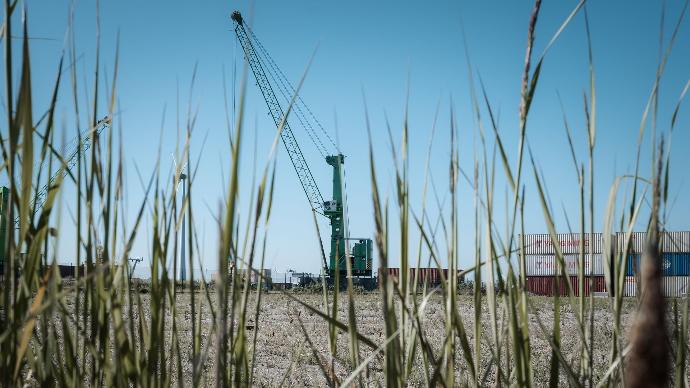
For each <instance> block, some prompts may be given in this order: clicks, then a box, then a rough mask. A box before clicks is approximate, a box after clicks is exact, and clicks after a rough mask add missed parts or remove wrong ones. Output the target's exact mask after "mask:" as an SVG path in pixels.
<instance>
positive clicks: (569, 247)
mask: <svg viewBox="0 0 690 388" xmlns="http://www.w3.org/2000/svg"><path fill="white" fill-rule="evenodd" d="M556 237H557V241H558V245H559V246H560V250H561V253H562V254H563V262H562V265H563V266H564V269H565V272H566V274H567V275H568V276H569V278H570V284H571V287H572V289H573V292H574V293H575V295H579V294H580V292H579V290H578V287H577V285H578V281H577V275H578V273H579V268H580V266H579V264H580V254H579V252H580V249H581V246H582V247H584V252H585V254H584V269H585V270H584V276H585V287H584V295H588V294H589V293H590V291H593V292H606V290H607V287H606V282H605V281H604V270H605V268H604V267H605V266H607V265H611V262H610V260H608V258H606V259H605V258H603V257H602V252H603V251H604V249H602V248H603V238H602V235H601V233H594V234H592V235H589V234H585V236H584V240H583V241H582V242H581V241H580V235H579V234H558V235H557V236H556ZM612 237H613V238H612V242H613V246H612V248H613V249H612V251H613V252H614V253H615V254H617V255H619V254H621V253H623V254H625V255H627V256H626V264H625V270H626V271H625V272H626V278H625V287H624V295H625V296H635V295H636V294H637V292H638V290H639V288H640V287H638V286H639V284H638V279H639V276H638V275H639V270H640V264H641V257H642V252H643V250H644V245H645V242H646V239H647V235H646V233H644V232H635V233H632V234H626V233H617V234H616V235H615V236H612ZM520 238H521V242H523V240H522V239H523V238H524V247H525V275H526V278H527V284H526V286H527V290H528V291H530V292H532V293H535V294H539V295H553V294H554V293H555V292H556V291H559V292H560V293H561V295H563V294H565V293H566V292H567V286H566V282H565V280H564V279H563V278H562V277H561V278H560V280H556V279H557V278H556V275H558V274H559V273H560V270H558V268H559V267H558V266H557V260H556V249H555V246H554V242H553V241H552V239H551V236H550V235H549V234H530V235H525V236H520ZM659 243H660V249H661V260H662V262H661V266H662V274H663V279H662V289H663V293H664V295H666V296H668V297H680V296H684V295H687V294H688V293H689V292H690V232H664V233H662V234H661V236H660V242H659ZM626 245H627V246H626ZM626 249H627V251H626ZM590 279H592V282H593V283H594V287H593V288H592V289H591V290H590V286H589V285H590Z"/></svg>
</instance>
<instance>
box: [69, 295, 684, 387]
mask: <svg viewBox="0 0 690 388" xmlns="http://www.w3.org/2000/svg"><path fill="white" fill-rule="evenodd" d="M195 295H196V296H197V297H198V298H199V299H197V300H199V301H201V300H203V299H205V296H204V295H203V293H196V294H195ZM294 295H295V296H297V297H298V298H299V299H300V300H302V301H304V302H306V303H308V304H310V305H312V306H322V305H323V297H322V295H321V294H310V293H305V294H294ZM141 296H142V302H143V304H144V306H143V307H144V313H145V314H146V311H147V308H148V302H149V300H148V294H141ZM346 297H347V295H346V294H341V297H340V298H339V299H340V305H339V314H340V320H341V321H343V322H347V301H346ZM189 299H190V294H189V293H181V294H179V295H178V303H177V309H178V312H177V314H178V320H177V322H178V330H179V331H180V333H179V335H180V339H181V341H182V343H181V349H183V350H182V352H183V354H182V358H183V360H184V361H183V365H185V371H184V375H185V376H186V379H190V380H188V381H187V382H186V383H191V364H190V363H189V362H188V360H189V352H191V347H192V343H191V342H192V326H191V310H190V307H189V305H190V303H189ZM214 299H215V296H213V295H212V300H213V303H214V304H215V300H214ZM530 300H531V305H532V311H531V312H530V337H531V339H530V348H531V354H532V367H533V376H534V383H535V386H544V385H547V384H548V378H549V362H550V357H551V347H550V345H549V342H548V339H547V338H548V337H547V336H546V335H544V334H543V332H542V331H541V329H540V326H539V323H538V322H539V321H541V323H542V325H543V326H544V327H545V328H546V330H547V331H548V333H550V332H551V328H552V326H553V301H552V299H551V298H548V297H532V298H530ZM634 303H635V301H634V300H633V299H630V300H627V301H626V302H625V313H624V314H623V317H622V322H623V327H624V328H626V330H627V328H628V327H629V326H630V325H631V323H632V320H633V317H634V308H635V307H634ZM69 304H71V302H70V301H68V305H69ZM355 304H356V313H357V328H358V330H359V331H360V332H361V333H362V334H364V335H366V336H367V337H368V338H370V339H372V340H373V341H374V342H376V343H382V342H383V341H384V326H383V320H382V319H381V311H382V302H381V295H380V294H379V293H377V292H373V293H365V294H358V295H356V300H355ZM607 304H608V301H607V300H606V299H597V300H596V303H595V305H596V310H595V314H594V346H595V351H594V365H595V371H596V374H597V375H598V376H601V375H603V374H604V373H605V371H606V369H608V365H609V362H608V358H609V353H610V350H611V345H612V338H613V332H612V322H613V318H612V314H611V313H610V312H609V311H608V307H607ZM250 305H252V306H253V305H254V301H253V300H252V301H250ZM197 306H198V305H197ZM458 306H459V309H460V312H461V318H462V320H463V323H464V325H465V328H466V329H467V331H468V336H469V341H470V344H472V343H473V327H474V307H473V301H472V297H471V296H465V295H461V296H460V297H459V300H458ZM135 310H136V309H135ZM424 312H425V314H424V316H423V322H424V327H425V330H426V333H427V334H428V338H429V340H430V342H431V345H432V347H433V349H434V350H435V351H436V352H437V353H436V354H438V349H440V348H441V346H442V340H443V330H444V324H443V314H444V313H443V305H442V300H441V298H440V297H432V298H431V299H430V301H429V303H428V304H427V306H426V308H425V311H424ZM669 314H670V315H669V317H671V316H672V312H669ZM250 316H251V318H248V323H247V325H246V327H247V329H248V331H247V333H248V336H249V343H250V345H249V346H250V347H251V346H252V345H251V342H252V341H253V336H254V334H255V333H256V335H257V337H256V349H257V351H256V353H255V364H254V374H255V381H256V383H257V384H259V385H261V386H278V385H280V384H281V382H283V384H285V385H289V386H325V385H326V379H325V378H324V376H323V372H322V370H321V368H320V367H319V362H317V357H319V358H320V359H321V362H322V364H328V363H330V358H329V356H328V355H329V352H328V326H327V324H326V323H325V322H324V321H323V319H322V318H320V317H319V316H318V315H316V314H314V313H313V312H311V311H309V310H308V309H306V308H305V307H303V306H301V305H300V304H299V303H297V302H295V301H293V300H291V299H290V298H289V297H288V296H286V295H284V294H281V293H277V292H271V293H264V294H263V295H262V303H261V310H260V318H259V322H258V325H257V324H256V322H254V319H253V313H252V314H250ZM481 317H482V318H481V319H482V334H481V343H482V352H481V362H482V373H483V376H481V377H482V378H483V384H482V385H490V384H491V383H492V382H493V381H494V378H495V376H494V375H493V374H492V373H491V372H490V371H487V367H488V366H489V361H490V349H492V348H493V342H492V338H493V337H492V325H491V320H490V317H489V313H488V310H487V308H486V303H484V304H483V309H482V315H481ZM169 318H170V317H168V319H167V320H168V322H169ZM211 319H212V318H211V314H210V312H209V309H208V308H207V305H206V304H205V303H204V306H203V307H202V317H201V328H202V349H206V350H207V354H206V357H207V358H206V362H205V363H204V369H205V373H204V376H205V381H203V383H202V385H206V386H210V385H213V384H215V381H214V370H215V366H214V362H215V346H214V341H215V336H212V335H211V334H210V330H211V327H212V321H211ZM300 321H301V322H302V324H303V325H304V329H302V327H301V325H300ZM498 322H499V329H500V328H501V324H502V322H503V324H507V323H506V322H504V321H503V320H502V314H500V311H499V317H498ZM576 327H577V325H576V323H575V318H574V314H573V313H572V309H571V308H570V306H562V307H561V326H560V330H561V336H562V337H561V349H562V350H563V353H564V356H565V357H566V359H568V360H570V364H571V365H573V368H574V369H575V370H577V368H579V364H580V360H579V359H576V358H577V357H578V355H579V346H580V337H579V335H578V333H577V329H576ZM304 331H306V333H307V334H308V336H309V341H311V343H312V345H313V347H314V349H316V353H317V355H315V353H314V351H313V349H312V345H310V344H309V343H308V341H307V340H306V336H305V335H304ZM337 347H338V359H337V360H335V362H334V365H335V370H336V373H337V375H338V376H339V378H340V379H343V378H345V377H346V376H347V371H348V370H350V369H352V368H351V366H350V365H349V337H348V333H346V332H344V333H340V334H339V335H338V344H337ZM185 349H187V350H186V351H185ZM360 354H361V358H360V359H361V360H363V359H365V358H366V357H368V356H369V355H370V354H371V349H369V348H367V347H366V345H363V344H361V345H360ZM509 356H510V354H509V352H506V350H505V349H503V350H502V356H501V357H502V359H503V360H505V359H506V357H509ZM417 360H418V362H417V363H416V366H415V368H414V369H413V371H412V376H411V379H410V382H409V383H410V385H411V386H417V385H421V384H422V381H423V379H424V371H423V368H422V365H423V364H422V358H421V355H418V357H417ZM455 364H456V376H457V377H456V379H457V382H458V383H460V382H462V379H464V378H466V376H467V374H466V373H463V371H464V370H467V369H466V368H467V364H466V363H465V361H464V360H463V357H462V350H461V349H460V348H459V346H458V350H457V357H456V360H455ZM364 378H365V380H364V381H365V383H367V385H377V383H379V384H382V383H383V370H382V358H381V357H377V358H375V359H374V361H373V362H372V363H371V364H370V368H369V373H368V376H365V377H364ZM561 383H562V385H567V380H566V377H565V374H564V372H563V371H561ZM189 385H190V384H185V386H189Z"/></svg>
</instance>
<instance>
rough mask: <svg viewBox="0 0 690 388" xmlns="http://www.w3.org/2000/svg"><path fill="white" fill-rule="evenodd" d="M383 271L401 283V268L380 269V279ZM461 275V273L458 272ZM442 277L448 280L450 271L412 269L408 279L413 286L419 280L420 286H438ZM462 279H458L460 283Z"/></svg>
mask: <svg viewBox="0 0 690 388" xmlns="http://www.w3.org/2000/svg"><path fill="white" fill-rule="evenodd" d="M383 271H386V272H387V273H388V276H389V277H391V278H393V279H395V281H399V279H400V268H385V269H382V268H380V269H379V278H381V275H382V274H383ZM458 273H460V271H458ZM441 276H443V278H444V279H446V280H448V269H446V268H444V269H441V270H439V269H438V268H410V271H409V275H408V279H409V282H410V284H413V282H414V280H415V279H416V280H417V284H418V285H420V286H421V285H424V283H426V284H427V286H437V285H439V284H441ZM462 280H463V279H462V278H461V277H458V281H459V282H460V281H462Z"/></svg>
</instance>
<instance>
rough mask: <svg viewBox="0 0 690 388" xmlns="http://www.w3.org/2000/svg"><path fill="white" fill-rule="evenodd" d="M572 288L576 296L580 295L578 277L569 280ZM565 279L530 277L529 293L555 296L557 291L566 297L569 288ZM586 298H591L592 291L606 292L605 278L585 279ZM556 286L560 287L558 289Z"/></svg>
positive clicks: (592, 277)
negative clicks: (592, 284) (591, 282)
mask: <svg viewBox="0 0 690 388" xmlns="http://www.w3.org/2000/svg"><path fill="white" fill-rule="evenodd" d="M568 280H569V281H570V286H571V287H572V289H573V293H574V294H575V296H579V295H580V291H579V287H578V279H577V276H570V277H569V278H568ZM592 280H593V281H594V287H593V288H591V287H590V281H592ZM566 281H567V280H565V279H563V278H561V277H555V276H530V277H528V278H527V283H526V286H527V291H528V292H530V293H532V294H536V295H545V296H554V295H555V294H556V291H558V292H559V295H562V296H565V295H567V294H568V286H567V284H566ZM584 281H585V284H584V291H585V292H584V296H589V294H590V291H593V292H606V280H604V277H603V276H588V277H585V278H584ZM556 285H559V287H558V288H557V287H556Z"/></svg>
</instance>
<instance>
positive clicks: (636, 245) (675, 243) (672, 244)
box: [616, 231, 690, 253]
mask: <svg viewBox="0 0 690 388" xmlns="http://www.w3.org/2000/svg"><path fill="white" fill-rule="evenodd" d="M627 237H630V253H642V252H644V246H645V244H646V243H647V233H646V232H632V233H631V234H628V233H616V241H617V243H616V247H617V248H616V250H617V252H624V251H625V242H626V239H627ZM659 247H660V248H661V252H664V253H690V232H687V231H686V232H662V233H661V236H659Z"/></svg>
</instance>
